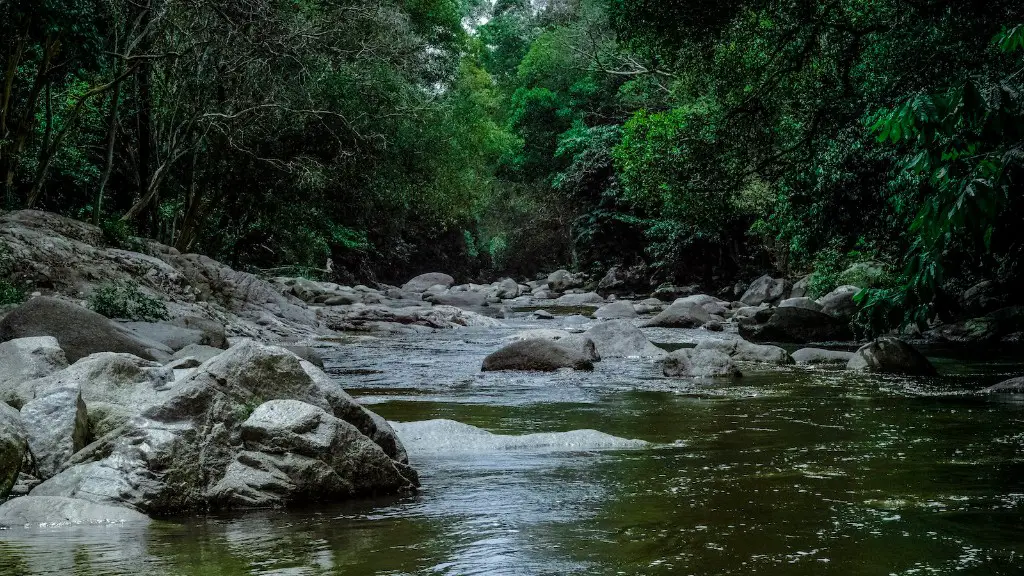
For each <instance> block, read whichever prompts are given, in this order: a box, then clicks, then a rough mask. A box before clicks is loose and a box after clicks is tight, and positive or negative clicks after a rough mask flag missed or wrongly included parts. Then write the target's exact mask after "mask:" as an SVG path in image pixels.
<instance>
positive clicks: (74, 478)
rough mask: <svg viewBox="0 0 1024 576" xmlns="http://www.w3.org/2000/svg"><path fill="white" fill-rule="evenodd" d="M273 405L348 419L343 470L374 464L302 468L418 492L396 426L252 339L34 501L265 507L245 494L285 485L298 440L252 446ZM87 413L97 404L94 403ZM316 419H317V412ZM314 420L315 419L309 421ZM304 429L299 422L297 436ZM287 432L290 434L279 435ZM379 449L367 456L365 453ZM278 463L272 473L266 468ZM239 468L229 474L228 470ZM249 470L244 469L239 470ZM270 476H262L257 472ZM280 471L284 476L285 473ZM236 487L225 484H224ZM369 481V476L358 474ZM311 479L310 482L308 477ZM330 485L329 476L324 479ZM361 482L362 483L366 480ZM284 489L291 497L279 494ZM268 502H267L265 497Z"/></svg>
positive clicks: (296, 490) (386, 489)
mask: <svg viewBox="0 0 1024 576" xmlns="http://www.w3.org/2000/svg"><path fill="white" fill-rule="evenodd" d="M270 400H298V401H299V402H303V403H305V404H309V405H311V406H315V407H317V408H319V409H321V410H322V411H324V412H325V413H326V414H327V415H330V416H331V417H332V418H333V419H326V418H324V417H322V416H321V417H320V421H321V422H326V424H325V425H326V426H329V427H335V428H337V427H339V426H341V425H340V424H338V423H337V422H335V420H341V421H344V422H346V423H347V424H348V425H350V426H349V427H345V429H346V430H349V428H351V429H352V430H355V431H358V434H354V433H350V431H349V432H346V433H345V437H346V438H347V439H348V440H349V441H348V444H347V446H348V450H349V451H348V454H349V455H350V456H351V458H350V459H349V460H348V461H347V462H348V463H347V464H346V465H347V466H352V467H356V466H364V465H365V463H366V462H370V461H372V462H375V463H376V464H375V468H374V469H373V470H358V471H357V470H353V471H351V472H344V471H342V472H339V470H337V466H334V465H333V464H325V465H324V466H319V465H316V466H312V467H305V466H303V467H302V468H301V469H302V470H308V471H311V472H318V473H322V474H328V475H329V472H330V471H332V470H333V471H334V472H335V473H336V474H338V475H339V476H341V477H343V478H344V477H352V476H346V474H355V475H368V476H370V477H374V478H377V479H378V480H379V481H380V484H379V485H378V487H379V490H375V491H374V492H379V493H381V494H385V493H394V492H396V489H395V488H396V487H400V489H398V490H397V491H407V490H412V489H413V488H414V487H415V486H416V485H417V483H418V480H417V478H416V474H415V471H413V470H412V469H411V468H409V467H408V466H407V465H406V462H407V461H408V459H407V457H406V454H405V449H404V448H403V447H402V445H401V442H399V440H398V437H397V436H396V435H395V433H394V430H393V429H391V427H390V425H388V424H387V422H386V421H385V420H384V419H383V418H381V417H380V416H378V415H376V414H374V413H372V412H370V411H369V410H366V409H365V408H363V407H362V406H360V405H359V404H357V403H356V402H355V401H354V400H353V399H352V398H351V397H350V396H349V395H348V394H347V393H345V391H344V390H342V389H341V388H340V386H338V385H337V384H336V383H335V382H334V381H332V380H331V379H330V377H328V376H327V375H326V374H324V373H323V372H322V371H320V370H319V369H317V368H316V367H315V366H313V365H312V364H310V363H308V362H305V361H302V360H300V359H299V358H297V357H296V356H295V355H294V354H291V353H290V352H288V351H286V350H284V349H281V348H276V347H272V346H263V345H260V344H257V343H255V342H252V341H243V342H241V343H239V344H236V345H235V346H233V347H232V348H230V349H229V350H227V351H225V352H224V353H223V354H221V355H219V356H217V357H215V358H213V359H211V360H210V361H208V362H206V363H205V364H203V365H202V366H201V367H200V368H199V369H197V370H196V371H195V372H194V373H193V374H191V375H190V376H188V377H187V378H185V379H184V380H182V381H180V382H178V383H176V384H175V386H174V387H173V388H172V389H171V391H170V395H169V397H167V398H166V399H165V400H164V401H163V402H161V403H159V404H157V405H155V406H152V407H150V408H147V409H146V410H145V411H144V412H143V413H142V414H141V415H140V416H138V417H135V418H132V419H131V420H129V421H128V422H127V423H126V424H125V425H124V426H122V427H121V428H120V429H118V430H116V431H115V432H112V433H110V434H107V435H106V436H104V437H103V438H101V439H99V440H97V441H96V442H94V443H93V444H91V445H89V446H88V447H86V448H85V449H84V450H82V451H81V452H79V453H78V454H76V455H75V457H74V459H73V460H72V462H71V464H72V465H71V466H69V467H67V468H65V469H64V470H63V471H62V472H60V473H59V474H57V475H56V476H54V477H53V478H50V479H49V480H47V481H45V482H43V483H42V484H40V485H39V486H38V487H36V488H35V490H33V491H32V495H34V496H65V497H79V498H83V499H86V500H89V501H92V502H98V503H104V504H110V503H114V504H123V505H126V506H129V507H131V508H134V509H137V510H140V511H143V512H147V513H149V514H171V513H180V512H182V511H189V510H198V509H208V508H211V507H212V508H218V507H223V508H236V507H242V508H244V507H251V506H259V505H261V504H262V503H265V502H266V500H265V499H262V498H257V499H255V500H251V501H250V500H248V499H247V494H248V495H251V494H252V493H251V492H249V491H247V489H246V487H248V488H249V489H251V488H253V486H254V484H251V483H248V482H247V481H246V479H252V480H253V481H254V482H257V483H258V481H259V480H260V479H262V480H265V481H267V482H269V481H270V480H269V479H270V477H273V478H276V479H277V480H282V478H283V479H284V480H287V478H290V476H287V472H288V471H289V470H294V469H291V468H288V466H289V459H291V462H293V463H294V462H298V461H299V457H300V456H302V457H307V458H308V456H305V454H292V455H289V453H288V452H289V451H291V450H294V449H296V447H297V444H295V443H294V442H290V441H289V440H286V439H281V440H280V441H279V442H280V444H279V447H280V449H279V450H278V449H274V450H272V451H270V452H263V451H260V446H264V447H268V448H272V447H273V441H271V440H266V439H263V440H259V442H260V443H255V444H254V443H250V442H248V441H247V440H246V438H247V436H246V430H247V428H246V427H245V426H243V424H244V423H245V422H247V421H248V419H249V417H250V416H251V415H252V414H254V411H255V410H257V408H258V407H259V406H261V405H263V404H265V403H266V402H268V401H270ZM90 410H91V407H90ZM318 414H319V413H318ZM303 422H304V423H306V424H308V423H309V422H312V420H303ZM305 431H308V429H306V430H302V429H301V426H299V428H295V429H293V430H292V432H294V433H295V434H300V433H302V432H305ZM282 435H283V436H287V434H282ZM374 451H379V452H380V454H377V455H374V456H371V455H368V452H374ZM272 465H274V466H279V467H278V468H276V470H277V471H276V472H275V469H272V468H270V466H272ZM231 466H234V467H235V468H234V469H233V473H232V474H229V467H231ZM239 466H244V467H246V468H247V469H251V471H248V470H244V469H243V470H239V469H238V467H239ZM259 470H263V471H265V472H268V473H269V474H268V475H264V476H258V471H259ZM282 474H283V476H282ZM229 477H230V478H231V479H232V481H231V482H228V483H222V481H223V480H225V479H226V478H229ZM362 477H366V476H362ZM307 481H308V482H314V480H313V479H307ZM325 481H326V480H325ZM360 486H365V484H360ZM266 487H267V489H268V490H273V491H278V492H277V494H276V498H277V499H278V500H279V501H280V502H287V503H291V502H299V501H304V500H309V499H311V498H312V499H317V497H316V496H315V494H314V495H310V494H307V493H305V492H302V491H301V489H302V486H297V485H295V484H289V483H288V482H286V481H284V482H279V483H275V484H273V485H269V484H267V485H266ZM284 488H287V490H288V491H286V492H280V491H279V490H281V489H284ZM268 498H269V496H268Z"/></svg>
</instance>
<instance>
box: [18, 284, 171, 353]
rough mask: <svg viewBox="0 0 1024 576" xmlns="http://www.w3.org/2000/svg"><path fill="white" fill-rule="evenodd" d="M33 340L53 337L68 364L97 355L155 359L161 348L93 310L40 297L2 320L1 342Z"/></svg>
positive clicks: (55, 299)
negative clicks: (108, 353) (124, 354)
mask: <svg viewBox="0 0 1024 576" xmlns="http://www.w3.org/2000/svg"><path fill="white" fill-rule="evenodd" d="M34 336H53V337H55V338H56V339H57V342H58V343H59V344H60V347H61V349H62V350H64V353H65V355H66V356H67V359H68V361H69V362H75V361H77V360H79V359H80V358H84V357H86V356H88V355H89V354H93V353H96V352H124V353H127V354H134V355H135V356H139V357H141V358H145V359H147V360H153V359H155V356H154V352H157V351H159V346H158V345H154V343H152V342H145V341H142V340H140V339H139V338H137V337H135V336H133V335H131V334H129V333H127V332H126V331H124V330H122V329H120V328H119V327H118V326H117V325H116V324H115V323H114V322H112V321H110V320H109V319H107V318H105V317H104V316H101V315H99V314H97V313H95V312H93V311H91V310H86V309H85V308H83V307H81V306H78V305H77V304H72V303H70V302H65V301H64V300H58V299H57V298H50V297H47V296H41V297H39V298H33V299H31V300H29V301H28V302H26V303H24V304H22V305H21V306H19V307H18V308H15V309H14V310H13V311H12V312H11V313H10V314H8V315H7V316H5V317H4V318H3V319H2V320H0V342H6V341H9V340H14V339H17V338H28V337H34Z"/></svg>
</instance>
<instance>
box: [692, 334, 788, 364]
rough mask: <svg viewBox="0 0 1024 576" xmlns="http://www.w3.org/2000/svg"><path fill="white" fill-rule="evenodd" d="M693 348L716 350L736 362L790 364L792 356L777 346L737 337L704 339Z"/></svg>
mask: <svg viewBox="0 0 1024 576" xmlns="http://www.w3.org/2000/svg"><path fill="white" fill-rule="evenodd" d="M695 350H698V351H700V350H716V351H718V352H721V353H723V354H726V355H727V356H729V357H730V358H732V359H733V360H735V361H737V362H760V363H764V364H780V365H784V364H792V363H793V358H791V357H790V355H789V352H786V351H785V350H783V349H782V348H779V347H778V346H765V345H761V344H754V343H751V342H747V341H746V340H740V339H739V338H733V339H729V340H704V341H702V342H701V343H699V344H697V347H696V348H695Z"/></svg>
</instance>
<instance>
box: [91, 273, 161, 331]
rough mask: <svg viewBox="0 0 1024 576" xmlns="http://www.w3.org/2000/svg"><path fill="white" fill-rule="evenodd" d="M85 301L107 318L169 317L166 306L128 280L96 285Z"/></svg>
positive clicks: (144, 320) (146, 319)
mask: <svg viewBox="0 0 1024 576" xmlns="http://www.w3.org/2000/svg"><path fill="white" fill-rule="evenodd" d="M87 303H88V305H89V308H90V309H92V310H93V311H95V312H97V313H99V314H102V315H104V316H106V317H107V318H118V319H125V320H134V321H142V322H156V321H158V320H167V319H168V318H169V316H168V314H167V306H166V305H165V304H164V303H163V302H161V301H160V300H158V299H156V298H153V297H152V296H149V295H147V294H146V293H144V292H143V291H142V290H141V289H140V288H139V285H138V284H137V283H135V282H132V281H128V280H121V281H117V282H112V283H108V284H103V285H101V286H98V287H96V288H95V289H94V290H93V291H92V293H91V294H89V297H88V300H87Z"/></svg>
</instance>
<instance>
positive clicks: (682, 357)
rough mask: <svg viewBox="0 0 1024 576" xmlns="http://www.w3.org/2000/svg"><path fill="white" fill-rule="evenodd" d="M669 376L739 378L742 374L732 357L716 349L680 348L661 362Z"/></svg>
mask: <svg viewBox="0 0 1024 576" xmlns="http://www.w3.org/2000/svg"><path fill="white" fill-rule="evenodd" d="M661 368H662V372H663V373H664V374H665V376H668V377H670V378H739V377H741V376H743V373H742V372H740V370H739V368H737V367H736V364H734V363H733V360H732V358H730V357H729V356H728V355H727V354H725V353H723V352H720V351H718V350H711V349H706V348H705V349H700V350H698V349H696V348H691V349H682V350H676V351H675V352H673V353H671V354H669V355H668V356H667V357H665V359H664V360H663V361H662V363H661Z"/></svg>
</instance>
